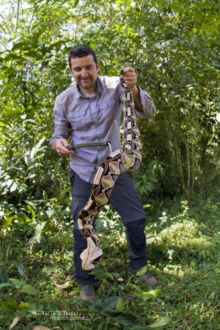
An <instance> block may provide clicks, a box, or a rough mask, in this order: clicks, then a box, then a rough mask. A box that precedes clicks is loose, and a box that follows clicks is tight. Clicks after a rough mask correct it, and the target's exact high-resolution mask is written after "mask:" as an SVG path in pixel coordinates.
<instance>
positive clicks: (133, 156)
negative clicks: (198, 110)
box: [78, 71, 142, 270]
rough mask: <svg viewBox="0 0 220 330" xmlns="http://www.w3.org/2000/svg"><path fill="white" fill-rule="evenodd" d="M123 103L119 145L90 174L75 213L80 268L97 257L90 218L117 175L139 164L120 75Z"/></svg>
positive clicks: (136, 132)
mask: <svg viewBox="0 0 220 330" xmlns="http://www.w3.org/2000/svg"><path fill="white" fill-rule="evenodd" d="M120 84H121V89H122V106H123V122H122V127H123V132H122V143H121V148H120V149H117V150H115V151H113V152H111V153H110V154H109V155H108V157H107V158H106V159H105V160H104V161H103V162H102V163H101V164H100V166H99V168H98V170H97V173H96V175H95V178H94V183H93V186H92V191H91V195H90V197H89V200H88V201H87V203H86V205H85V206H84V208H83V209H81V211H80V213H79V215H78V228H79V230H80V231H81V234H82V235H83V237H84V238H85V239H86V240H87V248H86V249H85V250H84V251H83V252H82V253H81V255H80V257H81V260H82V269H84V270H91V269H93V268H94V267H95V265H96V262H97V261H98V259H99V258H100V257H101V255H102V254H103V253H102V250H101V248H100V247H99V246H98V236H97V234H96V232H95V230H94V228H93V221H94V219H95V217H96V215H97V214H98V212H99V211H100V209H101V208H102V207H103V206H104V205H105V204H106V203H107V202H108V199H109V196H110V194H111V192H112V189H113V187H114V185H115V183H116V182H117V179H118V177H119V175H120V174H121V173H122V172H125V171H127V170H129V169H133V168H139V166H140V164H141V160H142V157H141V142H140V132H139V129H138V127H137V122H136V117H135V113H134V109H135V104H134V99H133V95H132V92H131V90H130V88H129V87H128V85H127V84H126V83H125V81H124V79H123V71H122V72H121V75H120Z"/></svg>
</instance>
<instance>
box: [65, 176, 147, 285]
mask: <svg viewBox="0 0 220 330" xmlns="http://www.w3.org/2000/svg"><path fill="white" fill-rule="evenodd" d="M71 186H72V214H73V220H74V229H73V233H74V244H73V252H74V276H75V279H76V281H77V283H78V284H79V285H89V284H93V283H94V282H95V277H94V276H93V275H92V274H91V272H90V271H84V270H83V269H82V264H81V259H80V254H81V252H82V251H83V250H84V249H85V248H86V246H87V244H86V240H85V239H84V237H83V236H82V234H81V233H80V231H79V230H78V226H77V218H78V214H79V212H80V210H81V209H82V207H83V206H84V205H85V204H86V202H87V200H88V198H89V196H90V193H91V188H92V184H90V183H88V182H86V181H84V180H82V179H81V178H80V177H79V176H78V175H77V174H76V173H75V172H73V171H72V170H71ZM109 202H110V203H111V204H112V205H113V207H114V208H115V209H116V210H117V212H118V213H119V215H120V216H121V218H122V221H123V223H124V225H125V230H126V236H127V243H128V253H129V259H130V268H131V271H135V270H137V269H138V268H140V267H142V266H144V265H146V263H147V259H146V237H145V233H144V229H145V223H146V215H145V211H144V209H143V206H142V203H141V199H140V197H139V195H138V193H137V191H136V189H135V187H134V184H133V181H132V177H131V175H130V174H129V173H121V174H120V176H119V177H118V180H117V182H116V184H115V186H114V188H113V190H112V193H111V195H110V198H109Z"/></svg>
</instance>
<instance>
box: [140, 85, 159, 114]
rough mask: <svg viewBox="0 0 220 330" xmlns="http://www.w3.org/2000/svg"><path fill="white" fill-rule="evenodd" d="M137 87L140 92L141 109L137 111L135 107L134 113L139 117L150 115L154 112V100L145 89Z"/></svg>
mask: <svg viewBox="0 0 220 330" xmlns="http://www.w3.org/2000/svg"><path fill="white" fill-rule="evenodd" d="M138 89H139V93H140V99H141V104H142V108H143V111H138V110H137V109H135V112H136V115H138V116H140V117H141V118H149V117H152V116H153V115H154V114H155V113H156V107H155V104H154V101H153V100H152V98H151V97H150V95H149V94H148V93H147V92H146V91H144V90H143V89H141V88H140V87H139V86H138Z"/></svg>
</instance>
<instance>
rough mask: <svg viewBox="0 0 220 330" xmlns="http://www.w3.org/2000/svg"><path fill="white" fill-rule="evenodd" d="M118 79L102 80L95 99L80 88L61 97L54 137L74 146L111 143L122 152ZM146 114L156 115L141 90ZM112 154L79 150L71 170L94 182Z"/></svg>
mask: <svg viewBox="0 0 220 330" xmlns="http://www.w3.org/2000/svg"><path fill="white" fill-rule="evenodd" d="M119 82H120V81H119V78H118V77H106V76H99V77H98V78H97V88H96V94H95V96H92V97H88V96H84V95H83V94H81V92H80V91H79V89H78V87H77V85H76V84H73V85H71V86H70V87H69V88H67V89H66V90H65V91H63V92H62V93H61V94H59V95H58V96H57V98H56V101H55V106H54V121H55V128H54V133H53V135H52V137H51V139H50V143H52V142H53V141H54V140H55V139H57V138H61V137H63V138H67V139H68V138H69V137H70V138H71V139H72V142H73V143H74V144H78V143H89V142H100V141H101V142H103V141H104V142H105V141H110V142H111V145H112V150H113V151H114V150H116V149H119V148H120V119H121V88H120V84H119ZM139 91H140V97H141V103H142V106H143V112H138V111H137V110H136V114H137V115H139V116H141V117H149V116H151V115H152V114H154V112H155V111H156V109H155V105H154V103H153V101H152V99H151V97H150V96H149V95H148V93H147V92H145V91H143V90H142V89H141V88H139ZM108 154H109V149H108V148H101V147H88V148H87V147H86V148H82V149H76V150H75V151H74V153H73V154H72V156H71V157H70V167H71V169H73V170H74V171H75V172H76V173H77V174H78V175H79V176H80V177H81V178H82V179H83V180H85V181H87V182H91V183H92V182H93V178H94V175H95V173H96V171H97V169H98V167H99V164H100V162H101V161H102V160H103V159H105V158H106V156H107V155H108Z"/></svg>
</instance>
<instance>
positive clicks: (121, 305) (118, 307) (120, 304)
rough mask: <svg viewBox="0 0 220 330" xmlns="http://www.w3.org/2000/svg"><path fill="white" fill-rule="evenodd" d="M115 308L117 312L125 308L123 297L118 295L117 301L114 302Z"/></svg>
mask: <svg viewBox="0 0 220 330" xmlns="http://www.w3.org/2000/svg"><path fill="white" fill-rule="evenodd" d="M115 309H116V311H117V312H119V313H121V312H123V311H124V309H125V302H124V299H122V298H121V297H118V301H117V303H116V306H115Z"/></svg>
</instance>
